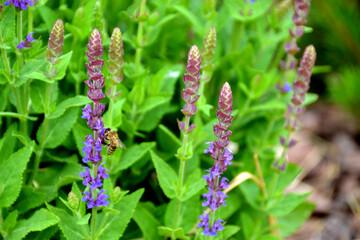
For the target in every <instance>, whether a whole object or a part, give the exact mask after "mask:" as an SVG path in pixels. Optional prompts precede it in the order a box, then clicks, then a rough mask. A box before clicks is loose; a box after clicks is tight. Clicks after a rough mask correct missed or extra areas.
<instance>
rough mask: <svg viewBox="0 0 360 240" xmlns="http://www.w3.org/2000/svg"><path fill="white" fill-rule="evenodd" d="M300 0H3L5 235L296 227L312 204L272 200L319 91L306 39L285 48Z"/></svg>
mask: <svg viewBox="0 0 360 240" xmlns="http://www.w3.org/2000/svg"><path fill="white" fill-rule="evenodd" d="M309 7H310V5H309V1H306V0H296V1H294V2H291V1H280V2H279V1H272V0H256V1H240V0H226V1H215V0H207V1H197V0H191V1H185V0H184V1H181V0H179V1H175V0H173V1H171V0H148V1H146V0H137V1H109V0H102V1H95V0H89V1H84V0H68V1H67V0H59V1H47V0H39V1H34V0H32V1H31V0H27V1H25V0H23V1H17V0H12V1H11V0H9V1H5V2H4V5H3V7H2V8H1V10H0V11H1V16H0V18H1V21H0V48H1V54H2V58H1V61H0V84H1V88H0V92H1V95H0V98H1V101H0V111H1V112H0V116H2V118H1V121H0V124H1V133H2V134H1V140H0V156H1V157H0V233H1V236H2V238H3V239H22V238H25V239H50V238H51V239H70V240H72V239H74V240H75V239H76V240H78V239H107V240H109V239H119V238H121V239H149V240H150V239H151V240H156V239H249V240H250V239H251V240H255V239H261V240H275V239H284V238H285V237H287V236H289V235H291V234H292V233H294V232H295V231H296V230H297V229H298V228H299V227H300V226H301V225H302V224H303V223H304V221H306V219H307V218H308V217H309V216H310V215H311V213H312V210H313V208H314V205H313V204H311V203H309V202H306V198H307V196H308V195H309V193H302V194H299V193H287V194H284V190H285V189H286V187H287V186H289V185H290V184H291V182H292V181H293V180H294V179H295V178H296V177H297V175H298V174H299V173H300V172H301V169H300V168H299V167H298V166H296V165H294V164H290V163H288V160H287V157H286V156H287V154H286V153H287V149H288V148H290V147H292V146H293V145H295V144H296V139H294V138H293V135H294V133H295V132H296V130H297V129H298V128H299V126H298V122H297V116H298V115H299V114H300V113H301V112H302V110H303V106H305V105H307V104H309V103H311V102H313V101H315V100H316V98H317V96H316V95H315V94H308V93H307V90H308V88H309V82H310V76H311V72H312V68H313V67H314V61H315V57H316V52H315V48H314V47H313V46H312V45H311V46H308V47H307V48H306V50H305V51H303V50H304V49H303V50H300V49H299V47H298V46H297V45H296V42H297V40H298V39H299V38H300V37H301V36H302V35H303V34H304V33H305V34H306V33H308V32H311V28H309V27H305V26H304V24H305V23H306V16H307V14H308V11H309ZM289 29H291V30H290V31H289ZM47 39H49V40H47ZM298 52H301V54H300V53H299V54H297V53H298ZM302 52H304V53H303V54H302ZM301 56H302V57H301ZM305 95H306V98H305ZM120 140H121V141H122V142H123V144H122V143H121V142H120ZM204 151H205V153H206V154H204ZM225 170H226V171H225ZM203 175H204V176H203ZM227 179H229V180H227ZM199 216H200V217H199Z"/></svg>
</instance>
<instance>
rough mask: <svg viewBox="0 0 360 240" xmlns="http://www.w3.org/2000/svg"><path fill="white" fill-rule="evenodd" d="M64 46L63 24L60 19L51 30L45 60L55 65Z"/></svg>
mask: <svg viewBox="0 0 360 240" xmlns="http://www.w3.org/2000/svg"><path fill="white" fill-rule="evenodd" d="M63 45H64V23H63V21H62V20H61V19H59V20H57V21H56V22H55V24H54V26H53V28H52V29H51V33H50V37H49V41H48V47H47V49H46V56H45V57H46V60H47V61H48V62H49V63H51V64H53V65H54V64H56V63H57V62H58V61H59V57H60V56H61V54H62V52H63Z"/></svg>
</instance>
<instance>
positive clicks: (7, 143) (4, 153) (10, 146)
mask: <svg viewBox="0 0 360 240" xmlns="http://www.w3.org/2000/svg"><path fill="white" fill-rule="evenodd" d="M16 129H17V123H13V124H11V125H10V126H9V127H8V129H7V130H6V132H5V134H4V135H3V137H2V138H1V140H0V156H1V158H0V164H1V163H2V162H3V161H5V160H6V159H8V158H9V156H10V155H11V154H12V153H13V152H14V149H15V145H16V138H14V137H13V136H12V133H13V132H14V131H15V130H16Z"/></svg>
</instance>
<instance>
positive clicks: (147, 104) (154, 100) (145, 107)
mask: <svg viewBox="0 0 360 240" xmlns="http://www.w3.org/2000/svg"><path fill="white" fill-rule="evenodd" d="M170 100H171V97H169V96H155V97H148V98H146V101H144V102H143V103H142V104H141V105H140V106H139V108H138V109H137V113H144V112H148V111H150V110H152V109H154V108H156V107H158V106H160V105H162V104H164V103H167V102H169V101H170Z"/></svg>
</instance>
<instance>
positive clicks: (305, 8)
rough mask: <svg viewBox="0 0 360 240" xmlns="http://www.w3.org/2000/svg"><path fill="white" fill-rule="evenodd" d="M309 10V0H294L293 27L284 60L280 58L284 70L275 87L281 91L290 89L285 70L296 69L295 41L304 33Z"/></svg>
mask: <svg viewBox="0 0 360 240" xmlns="http://www.w3.org/2000/svg"><path fill="white" fill-rule="evenodd" d="M309 10H310V0H295V6H294V15H293V17H292V20H293V23H294V25H295V27H294V28H290V29H289V33H290V36H291V39H290V41H289V42H287V43H286V44H285V52H286V53H287V54H286V61H283V60H281V61H280V66H281V68H282V69H283V71H284V72H285V74H284V77H283V78H282V80H281V81H280V82H279V83H278V84H277V89H278V90H279V91H280V92H281V93H288V92H290V91H291V83H289V82H287V71H291V70H293V69H296V67H297V62H296V58H295V55H296V54H297V53H298V52H299V51H300V48H299V47H298V46H297V41H298V40H299V39H300V38H301V37H302V35H303V34H304V25H305V24H306V17H307V15H308V14H309Z"/></svg>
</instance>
